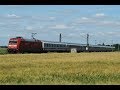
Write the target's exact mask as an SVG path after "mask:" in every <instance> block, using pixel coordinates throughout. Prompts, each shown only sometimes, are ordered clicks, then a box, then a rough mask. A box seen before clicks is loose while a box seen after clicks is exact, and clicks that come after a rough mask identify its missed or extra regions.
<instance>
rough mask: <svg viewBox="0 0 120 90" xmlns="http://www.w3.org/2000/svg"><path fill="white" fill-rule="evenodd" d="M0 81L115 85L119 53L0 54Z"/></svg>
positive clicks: (119, 74) (119, 72)
mask: <svg viewBox="0 0 120 90" xmlns="http://www.w3.org/2000/svg"><path fill="white" fill-rule="evenodd" d="M0 84H1V85H116V84H117V85H119V84H120V53H119V52H92V53H43V54H5V55H0Z"/></svg>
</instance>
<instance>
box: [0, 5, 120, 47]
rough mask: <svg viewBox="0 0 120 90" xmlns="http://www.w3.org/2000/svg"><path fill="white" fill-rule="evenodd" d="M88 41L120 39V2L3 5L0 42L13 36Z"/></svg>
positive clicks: (116, 41)
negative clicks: (113, 3) (33, 34)
mask: <svg viewBox="0 0 120 90" xmlns="http://www.w3.org/2000/svg"><path fill="white" fill-rule="evenodd" d="M31 33H37V34H36V35H35V38H37V39H39V40H48V41H59V34H60V33H62V41H63V42H72V43H81V44H86V34H87V33H88V34H89V35H90V37H89V43H90V44H95V43H96V44H102V43H103V42H104V43H105V44H112V43H120V40H119V38H120V5H1V6H0V46H1V45H8V41H9V39H10V38H12V37H16V36H22V37H24V38H31Z"/></svg>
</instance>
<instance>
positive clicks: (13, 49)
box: [8, 38, 18, 53]
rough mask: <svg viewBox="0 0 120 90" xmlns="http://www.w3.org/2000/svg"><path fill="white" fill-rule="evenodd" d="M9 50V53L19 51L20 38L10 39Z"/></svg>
mask: <svg viewBox="0 0 120 90" xmlns="http://www.w3.org/2000/svg"><path fill="white" fill-rule="evenodd" d="M8 52H9V53H17V52H18V39H15V38H12V39H10V40H9V44H8Z"/></svg>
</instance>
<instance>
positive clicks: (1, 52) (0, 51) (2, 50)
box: [0, 48, 8, 54]
mask: <svg viewBox="0 0 120 90" xmlns="http://www.w3.org/2000/svg"><path fill="white" fill-rule="evenodd" d="M7 53H8V52H7V48H0V54H7Z"/></svg>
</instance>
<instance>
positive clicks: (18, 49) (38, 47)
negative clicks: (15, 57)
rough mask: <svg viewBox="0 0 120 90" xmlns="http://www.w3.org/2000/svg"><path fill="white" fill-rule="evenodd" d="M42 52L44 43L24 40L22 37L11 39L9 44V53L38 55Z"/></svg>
mask: <svg viewBox="0 0 120 90" xmlns="http://www.w3.org/2000/svg"><path fill="white" fill-rule="evenodd" d="M41 51H42V42H41V41H40V40H36V39H24V38H22V37H16V38H11V39H10V40H9V44H8V52H9V53H24V52H28V53H29V52H31V53H38V52H41Z"/></svg>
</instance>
